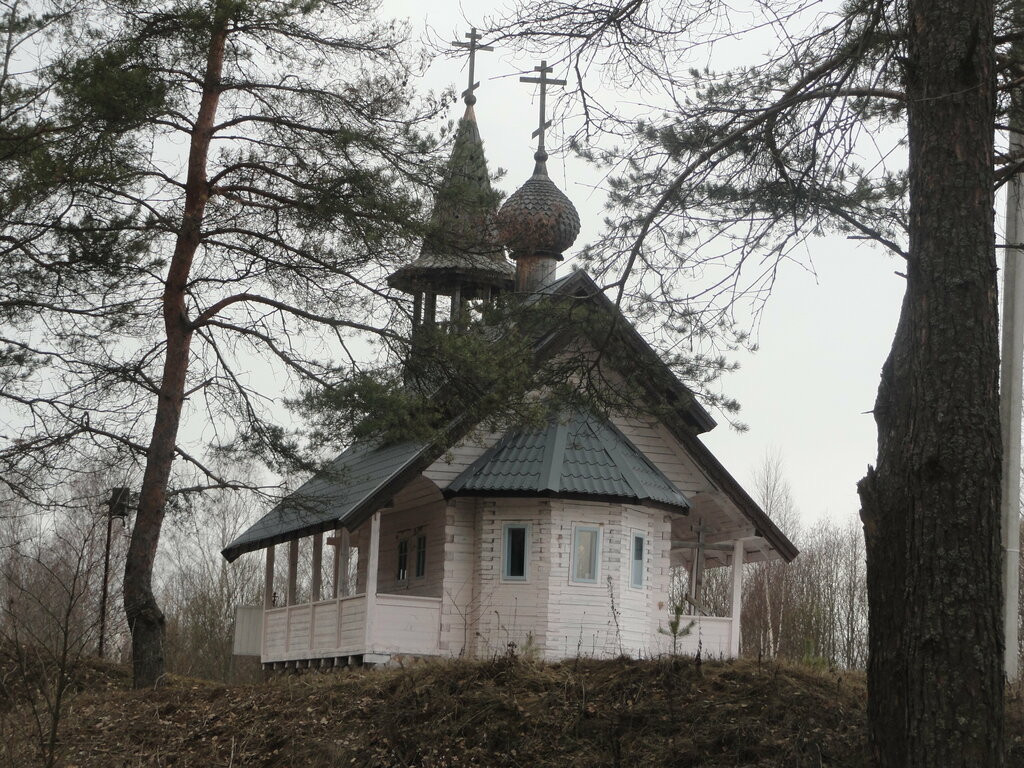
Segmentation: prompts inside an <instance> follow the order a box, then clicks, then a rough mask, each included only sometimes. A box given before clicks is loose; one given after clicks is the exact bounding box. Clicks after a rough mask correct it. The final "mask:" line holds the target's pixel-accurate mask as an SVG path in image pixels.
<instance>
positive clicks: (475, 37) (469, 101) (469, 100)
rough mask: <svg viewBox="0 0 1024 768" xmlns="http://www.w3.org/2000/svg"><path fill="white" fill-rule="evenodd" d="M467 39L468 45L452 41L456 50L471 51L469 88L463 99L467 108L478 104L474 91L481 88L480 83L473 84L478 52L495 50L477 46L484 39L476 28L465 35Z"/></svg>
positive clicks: (485, 46)
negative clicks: (466, 49) (465, 49)
mask: <svg viewBox="0 0 1024 768" xmlns="http://www.w3.org/2000/svg"><path fill="white" fill-rule="evenodd" d="M465 37H468V38H469V42H468V43H464V42H462V41H461V40H452V45H454V46H455V47H456V48H468V49H469V87H468V88H467V89H466V90H464V91H463V92H462V97H463V100H464V101H465V102H466V105H467V106H473V105H474V104H476V96H474V95H473V91H475V90H476V89H477V88H479V87H480V83H475V82H473V77H474V74H475V71H476V52H477V51H493V50H494V48H492V47H491V46H489V45H478V44H477V41H479V40H482V39H483V35H480V34H477V31H476V27H470V29H469V32H467V33H466V34H465Z"/></svg>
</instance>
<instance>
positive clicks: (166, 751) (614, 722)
mask: <svg viewBox="0 0 1024 768" xmlns="http://www.w3.org/2000/svg"><path fill="white" fill-rule="evenodd" d="M111 685H112V687H111V686H107V685H100V686H99V690H95V691H91V690H86V691H85V692H83V693H82V694H80V695H79V696H78V697H77V698H76V699H75V701H74V704H73V706H72V710H71V712H70V713H69V716H68V719H67V726H66V729H65V731H64V738H63V742H62V763H61V764H62V765H65V766H68V767H70V766H76V767H77V768H119V767H121V766H123V767H124V768H129V767H130V768H143V767H149V766H230V767H231V768H234V766H294V767H298V766H311V767H314V768H315V767H317V766H417V767H421V766H422V767H423V768H437V767H439V766H488V767H493V768H500V767H503V766H509V767H511V766H524V767H525V766H529V767H530V768H548V767H549V766H550V767H551V768H554V767H555V766H558V768H569V767H572V766H580V767H582V766H587V768H595V767H599V766H651V767H656V766H703V767H706V768H718V767H719V766H721V767H723V768H724V766H730V767H734V766H765V767H767V766H780V767H781V766H786V768H801V767H802V766H808V767H810V766H814V767H815V768H818V766H835V767H837V768H842V767H847V766H848V767H850V768H853V767H854V766H857V767H858V768H859V767H860V766H864V765H866V756H865V726H864V717H865V713H864V698H865V689H864V681H863V675H859V674H847V673H828V672H820V671H813V670H808V669H805V668H802V667H793V666H788V665H780V664H774V663H773V664H764V665H759V664H757V663H755V662H750V661H739V662H728V663H705V664H703V665H700V664H695V663H694V662H693V661H690V660H681V659H662V660H653V661H632V660H626V659H620V660H614V661H593V660H584V659H581V660H575V661H569V662H564V663H561V664H553V665H552V664H540V663H534V662H531V661H527V660H522V659H514V658H512V659H509V658H499V659H494V660H490V661H483V662H431V663H421V664H415V665H412V666H409V667H407V668H405V669H384V670H346V671H341V672H336V673H330V674H309V675H304V676H300V677H294V676H292V677H277V678H274V679H273V680H271V681H270V682H269V683H267V684H263V685H257V686H233V687H225V686H219V685H213V684H209V683H204V682H200V681H195V680H188V679H171V680H170V681H169V683H168V685H166V686H164V687H162V688H160V689H158V690H155V691H141V692H140V691H130V690H127V689H126V688H125V687H124V680H123V676H119V677H117V678H116V680H115V682H114V683H112V684H111ZM1008 704H1009V710H1010V711H1009V714H1008V730H1009V733H1008V739H1007V741H1008V745H1009V750H1008V758H1009V759H1008V765H1011V766H1015V765H1024V741H1022V734H1024V706H1022V704H1021V698H1020V696H1016V697H1014V695H1013V694H1012V693H1011V696H1010V697H1009V699H1008ZM26 750H27V747H26ZM29 755H30V752H29V751H25V752H23V753H21V754H19V755H11V754H10V753H9V754H8V757H13V758H15V760H14V764H15V765H31V763H30V762H19V760H27V759H28V757H29Z"/></svg>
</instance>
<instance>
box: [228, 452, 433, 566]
mask: <svg viewBox="0 0 1024 768" xmlns="http://www.w3.org/2000/svg"><path fill="white" fill-rule="evenodd" d="M426 450H427V444H426V443H412V442H409V443H398V444H396V445H389V446H379V445H377V444H374V443H357V444H356V445H354V446H352V447H351V448H349V449H348V450H347V451H345V452H344V453H342V454H341V455H340V456H338V458H336V459H335V460H334V461H332V462H331V463H330V464H329V465H328V467H327V468H326V469H325V470H324V471H322V472H320V473H318V474H316V475H314V476H313V477H312V478H310V479H309V480H307V481H306V482H305V483H303V484H302V486H300V487H299V489H298V490H297V491H295V493H292V494H290V495H289V496H288V497H287V498H285V499H283V500H282V501H281V502H280V503H278V504H277V506H275V507H274V508H273V509H271V510H270V511H269V512H268V513H267V514H265V515H264V516H263V517H261V518H260V519H259V520H258V521H256V522H255V523H254V524H253V525H252V526H251V527H249V528H248V529H247V530H246V531H245V532H244V533H242V534H241V535H240V536H239V537H238V538H236V539H235V540H234V541H232V542H231V543H230V544H228V545H227V546H226V547H225V548H224V549H223V550H221V554H223V555H224V557H225V558H226V559H227V560H228V561H229V562H230V561H232V560H235V559H236V558H238V557H239V556H240V555H242V554H245V553H246V552H251V551H253V550H255V549H262V548H264V547H269V546H271V545H273V544H279V543H281V542H284V541H289V540H291V539H295V538H299V537H301V536H312V535H313V534H315V533H322V532H324V531H329V530H333V529H335V528H337V527H338V526H339V525H342V524H344V523H345V522H346V521H347V520H355V519H357V518H359V517H360V516H361V513H362V512H364V511H365V510H369V511H373V509H370V507H371V505H373V506H374V508H375V507H376V506H379V505H380V504H382V503H383V502H384V501H386V499H387V498H389V497H390V496H391V495H392V494H393V493H394V491H395V489H394V488H393V487H392V483H394V482H395V481H396V480H397V479H399V478H400V476H401V475H402V474H403V473H405V472H409V471H411V470H412V469H413V468H414V467H415V465H416V461H417V459H419V458H421V457H422V456H423V454H424V452H425V451H426Z"/></svg>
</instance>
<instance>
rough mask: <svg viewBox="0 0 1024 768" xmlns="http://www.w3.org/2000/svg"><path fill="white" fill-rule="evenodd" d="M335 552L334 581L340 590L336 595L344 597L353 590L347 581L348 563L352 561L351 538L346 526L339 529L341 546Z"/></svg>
mask: <svg viewBox="0 0 1024 768" xmlns="http://www.w3.org/2000/svg"><path fill="white" fill-rule="evenodd" d="M335 552H336V554H337V555H338V560H337V564H338V575H337V577H336V579H335V583H336V584H338V585H339V587H338V588H339V589H340V590H341V591H340V592H339V593H338V597H346V596H347V595H349V594H351V593H352V592H354V591H355V590H353V589H352V587H351V585H350V584H349V583H348V570H349V567H350V566H349V563H350V562H351V561H352V540H351V534H350V533H349V532H348V528H342V529H341V546H340V547H339V548H338V549H337V550H335Z"/></svg>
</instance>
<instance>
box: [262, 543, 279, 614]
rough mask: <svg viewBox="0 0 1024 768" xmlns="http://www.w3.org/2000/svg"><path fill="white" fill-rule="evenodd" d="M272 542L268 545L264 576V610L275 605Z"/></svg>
mask: <svg viewBox="0 0 1024 768" xmlns="http://www.w3.org/2000/svg"><path fill="white" fill-rule="evenodd" d="M276 549H277V547H276V546H275V545H273V544H271V545H270V546H269V547H267V571H266V573H265V574H264V576H263V610H267V609H269V608H273V607H274V550H276Z"/></svg>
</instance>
